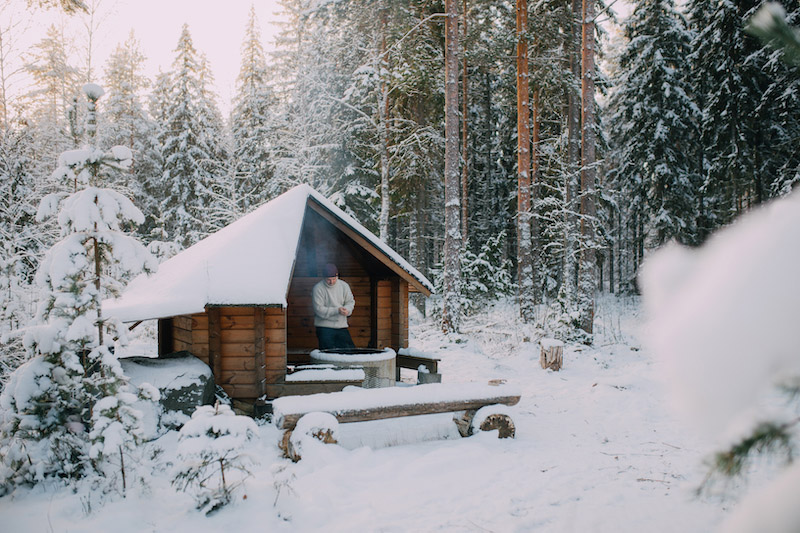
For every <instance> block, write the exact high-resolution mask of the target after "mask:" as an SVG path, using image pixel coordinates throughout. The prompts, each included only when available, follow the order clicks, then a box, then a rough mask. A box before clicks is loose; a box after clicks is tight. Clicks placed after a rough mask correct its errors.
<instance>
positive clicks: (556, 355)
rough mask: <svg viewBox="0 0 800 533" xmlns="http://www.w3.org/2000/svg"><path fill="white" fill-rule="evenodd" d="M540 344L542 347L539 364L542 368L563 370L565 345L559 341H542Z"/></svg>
mask: <svg viewBox="0 0 800 533" xmlns="http://www.w3.org/2000/svg"><path fill="white" fill-rule="evenodd" d="M539 344H540V345H541V347H542V351H541V352H540V354H539V364H540V365H542V368H544V369H548V368H549V369H550V370H553V371H558V370H561V367H562V366H563V365H564V343H563V342H562V341H560V340H557V339H542V340H541V341H539Z"/></svg>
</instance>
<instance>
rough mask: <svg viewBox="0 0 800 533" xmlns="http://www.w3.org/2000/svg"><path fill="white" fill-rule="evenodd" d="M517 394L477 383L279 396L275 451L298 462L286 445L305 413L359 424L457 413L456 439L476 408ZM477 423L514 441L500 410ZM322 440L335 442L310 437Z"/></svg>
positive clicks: (469, 426)
mask: <svg viewBox="0 0 800 533" xmlns="http://www.w3.org/2000/svg"><path fill="white" fill-rule="evenodd" d="M519 400H520V395H519V394H518V393H516V391H515V390H513V389H512V388H511V387H510V386H507V385H499V386H496V385H483V384H478V383H448V384H440V383H432V384H428V385H417V386H412V387H387V388H383V389H363V390H348V391H342V392H334V393H330V394H314V395H310V396H297V397H284V398H278V399H276V400H274V401H273V402H272V409H273V423H274V424H275V425H276V426H277V427H278V429H280V430H282V431H283V432H284V433H283V438H282V439H281V444H280V446H281V449H282V450H283V451H284V453H285V454H286V456H287V457H289V458H291V459H292V460H293V461H297V460H299V459H300V456H299V454H298V453H297V452H296V450H294V449H293V447H292V442H291V441H292V439H291V437H292V432H293V431H294V429H295V427H296V426H297V424H298V422H299V421H300V419H301V418H302V417H303V416H305V415H307V414H310V413H320V412H322V413H328V414H330V415H332V416H333V417H335V418H336V420H337V421H338V422H339V423H349V422H365V421H371V420H382V419H387V418H397V417H404V416H416V415H428V414H436V413H449V412H453V413H457V415H456V416H454V418H453V421H454V422H455V424H456V426H457V427H458V431H459V433H460V434H461V436H462V437H467V436H469V435H471V434H472V433H473V431H474V430H475V429H476V428H475V427H474V425H473V422H475V420H474V419H475V415H476V413H477V412H478V410H479V409H481V408H483V407H489V406H503V405H507V406H511V405H516V404H517V403H518V402H519ZM486 414H487V416H486V417H482V420H479V421H477V423H478V424H479V426H478V428H477V429H479V430H481V431H491V430H495V429H496V430H499V434H498V436H499V437H500V438H508V437H511V438H513V437H514V434H515V433H516V428H515V427H514V422H513V421H512V420H511V417H510V416H508V414H507V413H504V412H503V409H500V408H499V407H498V409H497V411H496V412H494V413H486ZM314 436H315V437H317V438H319V439H320V440H323V441H324V442H336V441H335V440H334V439H333V437H332V436H331V433H330V431H328V432H327V433H326V434H325V435H324V436H323V435H318V434H315V435H314Z"/></svg>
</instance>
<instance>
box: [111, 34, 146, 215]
mask: <svg viewBox="0 0 800 533" xmlns="http://www.w3.org/2000/svg"><path fill="white" fill-rule="evenodd" d="M145 61H146V58H145V56H144V54H143V53H142V51H141V48H140V44H139V40H138V39H136V37H135V35H134V33H133V31H131V33H130V35H129V36H128V38H127V39H126V40H125V41H124V42H123V43H120V44H119V45H117V47H116V49H115V50H114V51H113V52H112V54H111V56H109V58H108V60H107V61H106V65H105V71H104V75H105V87H106V88H107V91H108V96H107V97H106V99H105V102H106V103H105V105H104V106H103V114H102V115H101V118H100V120H101V125H102V127H101V129H100V133H101V140H100V144H101V146H113V145H124V146H128V147H130V148H131V150H133V153H134V160H135V164H133V165H132V166H131V169H130V171H129V172H126V173H118V174H117V175H116V177H118V178H119V179H120V180H121V181H120V183H118V184H115V185H117V187H120V188H122V189H123V190H127V191H130V193H131V194H132V197H133V198H134V200H135V202H136V204H137V205H139V206H140V208H141V209H142V211H143V212H145V213H152V212H154V211H155V210H156V206H155V203H154V202H155V200H156V198H157V197H153V196H151V193H152V191H148V190H147V188H146V187H145V184H147V183H148V181H149V180H150V179H152V178H153V176H155V175H156V174H157V173H158V170H159V169H158V154H157V147H156V146H155V145H154V144H155V143H154V140H155V124H154V123H153V121H152V120H150V118H149V116H148V113H147V110H146V109H145V105H144V102H143V101H142V99H143V94H144V92H145V91H146V90H147V89H148V88H149V87H150V80H149V79H147V77H146V76H145V75H144V73H143V69H144V63H145Z"/></svg>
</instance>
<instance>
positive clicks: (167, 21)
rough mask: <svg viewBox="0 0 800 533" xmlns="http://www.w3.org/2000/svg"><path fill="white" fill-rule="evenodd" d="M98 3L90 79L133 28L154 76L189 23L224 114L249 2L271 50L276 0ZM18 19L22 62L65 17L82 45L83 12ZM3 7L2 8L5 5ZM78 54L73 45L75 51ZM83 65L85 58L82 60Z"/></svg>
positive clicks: (622, 3) (4, 15) (621, 1)
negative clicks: (27, 51)
mask: <svg viewBox="0 0 800 533" xmlns="http://www.w3.org/2000/svg"><path fill="white" fill-rule="evenodd" d="M86 2H87V3H89V4H90V5H95V6H97V13H98V16H97V20H98V21H99V22H98V23H96V26H97V31H96V37H95V44H94V45H93V49H94V58H93V60H92V62H93V67H94V68H97V67H100V76H98V77H97V78H98V79H96V80H95V81H96V82H99V83H101V84H102V78H101V76H102V67H103V65H104V64H105V61H106V59H107V58H108V56H109V54H110V53H111V52H112V51H113V50H114V49H115V48H116V46H117V45H118V44H120V43H122V42H124V41H125V40H126V39H127V38H128V35H129V34H130V31H131V30H133V31H134V33H135V36H136V38H137V39H138V41H139V43H140V46H141V50H142V52H143V53H144V55H145V56H146V57H147V58H148V59H147V62H146V66H145V74H146V75H147V76H148V77H149V78H151V79H155V76H156V75H157V74H158V72H159V69H161V70H164V71H166V70H168V69H169V68H170V65H171V63H172V61H173V59H174V56H175V52H174V50H175V47H176V45H177V42H178V37H179V36H180V32H181V27H182V26H183V24H188V26H189V31H190V34H191V36H192V40H193V43H194V46H195V48H196V49H197V50H198V51H200V52H202V53H203V54H205V56H206V57H207V58H208V60H209V62H210V64H211V68H212V71H213V72H214V76H215V80H216V92H217V95H218V96H219V101H218V103H219V104H220V109H221V110H222V112H223V113H224V114H226V115H227V113H228V111H229V109H230V101H231V98H232V96H233V94H234V92H235V84H236V77H237V75H238V73H239V66H240V58H241V54H240V47H241V44H242V40H243V38H244V30H245V27H246V24H247V17H248V13H249V10H250V7H251V6H254V7H255V9H256V16H257V17H258V22H259V25H260V27H261V35H262V42H263V44H264V46H265V49H267V50H270V49H271V47H272V43H273V41H274V38H275V35H276V33H277V32H278V31H279V29H278V26H277V25H276V22H278V21H279V20H280V15H279V13H280V11H281V7H280V6H279V5H278V0H256V1H253V0H226V1H224V2H223V1H220V0H86ZM8 5H10V6H11V9H12V10H14V11H16V13H14V15H15V16H16V17H17V18H23V19H28V21H27V25H26V27H25V30H24V32H20V33H22V34H23V37H21V38H20V43H19V44H20V45H19V46H18V47H17V49H16V50H14V51H13V52H14V54H15V55H12V57H11V59H12V60H13V59H18V61H19V62H23V61H24V59H25V49H26V48H28V47H30V46H32V45H33V44H34V43H36V42H37V41H39V40H41V39H42V38H43V37H44V35H45V32H46V31H47V29H48V27H49V26H50V25H51V24H53V23H57V22H58V20H59V19H60V18H63V19H64V20H65V21H66V28H67V33H68V34H70V35H73V36H74V37H75V38H76V41H77V43H78V44H77V47H78V48H79V49H80V48H81V47H85V43H86V34H87V32H86V29H85V26H86V16H85V15H75V16H72V17H65V16H64V15H63V14H62V13H61V12H60V11H59V10H49V11H44V10H37V11H35V12H33V13H34V14H33V15H32V16H31V13H32V12H31V10H30V9H29V8H28V7H27V0H10V4H8ZM4 6H6V7H4ZM4 6H0V28H2V27H5V26H7V24H8V23H9V20H10V19H11V15H10V14H11V11H10V10H9V9H7V5H6V4H4ZM611 9H613V10H615V11H616V12H617V13H618V14H620V15H623V16H624V15H625V14H627V12H628V11H629V7H628V1H627V0H616V1H615V2H613V5H611ZM75 52H76V54H77V53H79V52H78V50H76V51H75ZM84 65H85V62H84Z"/></svg>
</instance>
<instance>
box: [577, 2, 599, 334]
mask: <svg viewBox="0 0 800 533" xmlns="http://www.w3.org/2000/svg"><path fill="white" fill-rule="evenodd" d="M594 2H595V0H583V13H582V30H583V32H582V50H581V65H582V69H581V70H582V73H583V75H582V78H581V109H582V113H581V116H582V120H581V129H582V136H581V167H582V168H581V260H580V275H579V281H578V293H579V297H578V310H579V313H580V315H579V316H580V319H579V320H580V327H581V329H582V330H584V331H585V332H586V333H590V334H591V333H592V326H593V322H594V291H595V287H596V285H597V273H596V261H595V248H594V220H595V205H594V186H595V175H596V172H597V169H596V168H595V131H594V126H595V124H594V122H595V114H594V110H595V100H594V90H595V89H594V76H595V65H594V53H595V52H594V48H595V28H594Z"/></svg>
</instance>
